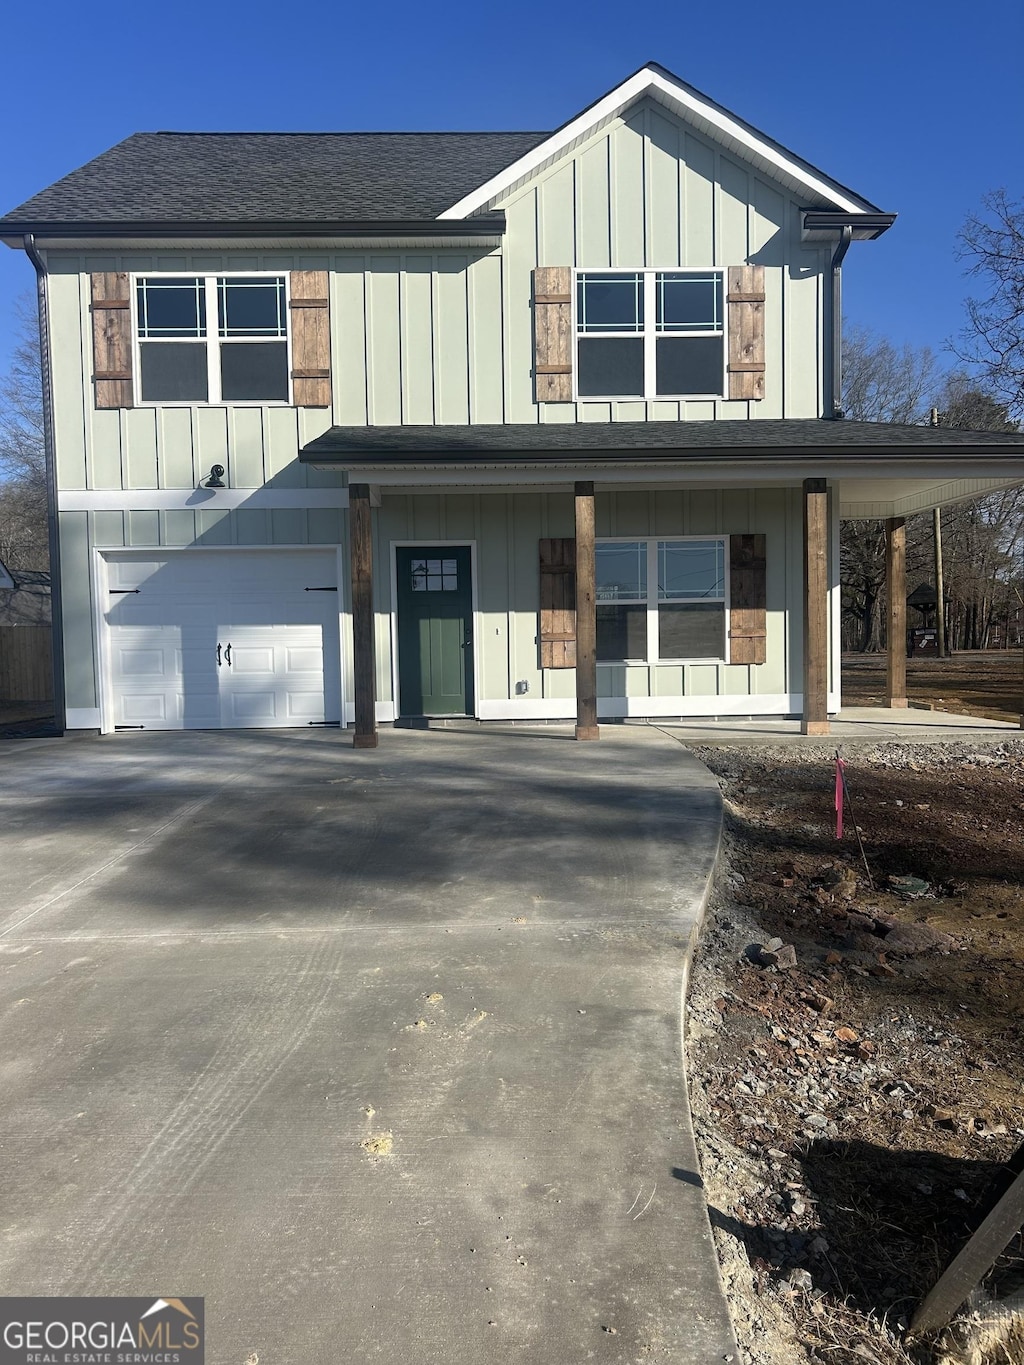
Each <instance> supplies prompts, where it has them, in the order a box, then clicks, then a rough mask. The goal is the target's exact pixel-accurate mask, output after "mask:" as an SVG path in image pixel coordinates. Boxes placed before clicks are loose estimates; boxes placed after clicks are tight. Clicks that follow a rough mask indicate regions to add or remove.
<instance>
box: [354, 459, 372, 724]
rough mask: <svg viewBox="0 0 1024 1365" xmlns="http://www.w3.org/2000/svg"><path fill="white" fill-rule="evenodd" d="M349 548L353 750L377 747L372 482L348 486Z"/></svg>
mask: <svg viewBox="0 0 1024 1365" xmlns="http://www.w3.org/2000/svg"><path fill="white" fill-rule="evenodd" d="M348 511H349V538H350V543H349V549H350V552H351V577H352V647H353V656H354V657H353V661H352V662H353V673H354V676H355V703H356V729H355V734H354V735H353V737H352V747H353V748H354V749H376V747H377V696H376V693H377V686H376V682H377V664H376V659H375V657H374V648H373V531H372V529H371V525H370V485H369V484H368V483H351V484H349V487H348Z"/></svg>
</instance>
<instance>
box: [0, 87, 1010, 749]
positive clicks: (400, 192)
mask: <svg viewBox="0 0 1024 1365" xmlns="http://www.w3.org/2000/svg"><path fill="white" fill-rule="evenodd" d="M891 222H892V215H891V214H887V213H882V212H880V211H879V210H878V209H877V208H876V207H875V206H874V205H873V204H871V203H870V202H869V201H868V200H866V199H864V198H862V197H861V196H860V195H857V194H854V193H853V192H852V191H851V190H848V189H846V188H845V187H844V186H842V185H840V184H839V183H838V182H836V181H835V180H833V179H832V178H831V177H829V176H827V175H825V174H824V173H823V172H821V171H818V170H816V169H815V168H814V167H812V166H810V165H809V164H808V163H807V162H805V161H803V160H802V159H801V158H799V157H798V156H796V155H794V154H793V153H791V152H789V151H787V150H786V149H785V148H783V147H781V146H779V144H778V143H776V142H774V141H772V140H771V139H770V138H768V137H766V136H765V135H764V134H762V133H759V132H758V131H757V130H756V129H754V128H752V127H751V126H750V125H749V124H746V123H744V122H743V121H742V120H741V119H739V118H737V117H735V116H734V115H732V114H730V113H728V112H727V111H726V110H724V109H722V108H721V107H720V106H718V105H716V104H715V103H714V102H713V101H711V100H709V99H707V98H706V97H705V96H703V95H701V94H699V93H698V92H697V91H695V90H693V89H692V88H691V87H690V86H688V85H686V84H685V83H684V82H682V81H680V80H678V79H677V78H676V77H674V76H672V75H671V74H669V73H668V72H667V71H665V70H663V69H662V68H660V67H658V66H654V65H652V66H647V67H644V68H643V69H642V70H640V71H639V72H637V73H636V74H635V75H633V76H631V77H629V79H628V80H626V81H625V82H624V83H623V84H622V85H620V86H619V87H617V88H616V89H615V90H613V91H611V92H610V93H609V94H608V95H606V96H604V97H603V98H602V99H600V100H598V101H597V103H595V104H594V105H592V106H591V107H590V108H588V109H587V110H585V111H584V112H583V113H582V114H580V115H579V116H578V117H576V118H574V119H573V120H572V121H571V122H569V123H567V124H566V125H564V126H563V127H562V128H561V129H559V130H558V131H557V132H555V133H552V134H546V133H479V134H468V133H452V134H347V135H346V134H289V135H278V134H247V133H243V134H176V133H158V134H137V135H136V136H134V137H131V138H129V139H128V140H127V141H126V142H123V143H121V144H120V145H119V146H117V147H115V148H113V149H112V150H111V151H109V152H106V153H105V154H104V155H102V156H100V157H99V158H98V159H97V160H95V161H93V162H91V163H89V164H88V165H87V166H84V167H82V168H81V169H80V170H78V171H75V172H73V173H72V174H71V175H69V176H67V177H66V178H65V179H64V180H62V181H60V182H58V183H57V184H56V185H54V186H52V187H51V188H49V189H47V190H44V191H43V192H42V193H41V194H39V195H37V196H36V197H35V198H34V199H32V200H30V201H29V202H28V203H27V204H24V205H22V206H21V207H20V208H19V209H16V210H15V211H13V212H12V213H10V214H8V215H7V216H6V217H5V218H3V219H0V236H2V237H3V239H4V240H5V241H7V242H8V244H9V245H11V246H14V247H24V248H25V249H26V250H27V251H28V253H29V255H30V256H31V258H32V259H33V262H34V264H35V266H36V269H37V272H38V275H39V281H40V297H41V303H42V305H43V317H44V355H45V356H47V357H48V420H49V439H50V444H51V452H52V482H53V506H54V512H55V527H56V526H58V525H59V532H58V531H57V530H56V529H55V531H54V536H53V546H52V549H53V554H54V557H53V561H52V562H53V564H54V566H55V567H56V566H57V565H59V574H55V576H56V577H58V578H59V587H60V592H59V599H60V603H61V606H60V609H59V611H58V613H57V615H56V619H57V621H58V643H59V645H60V649H59V655H60V658H61V659H62V662H61V663H60V664H59V668H58V673H59V677H58V683H59V686H60V687H61V688H62V690H63V695H64V697H65V698H66V708H67V709H66V717H67V724H68V725H69V726H71V727H91V728H97V727H98V728H101V729H104V730H110V729H115V728H117V727H121V726H124V727H140V726H141V727H147V728H149V727H163V728H169V727H178V726H189V727H192V726H194V727H217V726H242V725H254V726H255V725H317V724H324V723H326V724H331V723H337V722H339V721H340V722H341V723H343V724H344V723H350V722H352V721H353V720H354V721H355V723H356V743H357V744H360V745H371V744H373V743H375V742H376V730H375V727H376V724H377V723H378V722H390V721H392V720H395V719H399V720H413V719H417V718H420V717H423V716H455V715H468V716H475V717H477V718H479V719H481V720H490V719H494V720H518V719H523V720H533V719H538V718H551V719H559V718H571V717H575V718H576V720H577V733H578V735H579V736H580V737H581V738H587V737H592V736H596V734H597V723H598V720H599V719H600V718H602V717H621V716H667V717H668V716H682V715H685V716H695V715H706V716H720V715H730V716H743V715H794V714H795V715H800V716H802V718H803V722H804V728H805V730H807V731H810V732H816V733H822V732H824V731H825V730H826V729H827V715H828V712H829V711H832V710H834V709H835V708H836V707H837V706H838V703H839V656H838V649H839V631H838V608H839V593H838V525H839V518H840V517H841V516H845V517H858V516H864V517H866V516H872V517H877V516H884V517H889V518H892V519H893V520H892V522H891V534H890V563H891V567H892V572H893V573H894V574H895V575H896V582H897V583H899V582H900V579H899V575H900V574H901V572H902V570H901V564H902V559H901V555H902V550H901V536H902V530H901V526H902V523H901V522H900V521H899V518H901V517H902V516H903V515H904V514H905V513H907V512H912V511H919V510H922V509H924V508H928V507H931V506H934V505H937V504H940V503H947V502H952V501H955V500H957V499H962V498H966V497H970V496H973V495H976V494H978V493H980V492H984V491H986V490H988V489H991V488H995V487H1002V486H1005V485H1007V484H1009V483H1015V482H1018V481H1019V480H1021V479H1022V478H1024V448H1022V444H1021V438H1020V437H1019V436H1015V435H1005V436H1004V435H992V434H988V433H968V432H962V431H956V430H951V429H942V428H939V429H931V428H899V427H891V426H885V427H876V426H872V425H869V424H862V423H854V422H843V421H839V420H833V419H834V418H836V416H837V413H836V408H837V404H838V359H839V357H838V340H837V337H838V329H839V287H838V286H839V267H840V264H841V262H842V260H843V258H844V256H845V253H846V249H847V247H848V245H849V244H850V242H851V241H865V240H871V239H873V238H875V237H877V236H879V235H880V234H881V233H882V232H884V231H885V230H886V229H887V228H888V227H889V226H890V224H891ZM346 509H348V510H347V512H346ZM56 597H57V594H55V599H56ZM904 599H905V590H904V588H903V587H902V586H899V587H898V588H897V589H896V590H895V591H894V593H893V600H894V604H895V605H894V613H895V614H894V618H893V623H892V630H891V638H893V639H896V640H900V639H902V638H903V635H904V627H903V626H902V625H901V623H900V620H899V616H900V613H901V612H904V613H905V606H904ZM894 655H895V657H894V659H893V670H894V671H893V673H892V675H891V677H890V695H891V697H892V698H893V700H894V701H895V702H896V703H897V704H898V703H899V702H900V701H901V700H903V699H904V698H905V692H904V691H903V690H902V687H901V677H900V658H899V651H898V650H896V651H894Z"/></svg>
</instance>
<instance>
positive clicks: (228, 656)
mask: <svg viewBox="0 0 1024 1365" xmlns="http://www.w3.org/2000/svg"><path fill="white" fill-rule="evenodd" d="M224 662H225V663H226V664H227V666H228V668H230V667H231V646H230V645H228V647H227V649H226V650H225V651H224Z"/></svg>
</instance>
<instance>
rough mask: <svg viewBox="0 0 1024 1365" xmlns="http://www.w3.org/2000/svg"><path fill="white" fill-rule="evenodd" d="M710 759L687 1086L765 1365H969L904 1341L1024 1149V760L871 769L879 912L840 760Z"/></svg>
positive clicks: (1003, 1271)
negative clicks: (708, 828)
mask: <svg viewBox="0 0 1024 1365" xmlns="http://www.w3.org/2000/svg"><path fill="white" fill-rule="evenodd" d="M883 662H884V661H883ZM1018 663H1019V658H1018ZM696 752H697V753H698V756H699V757H700V758H701V759H702V760H703V761H704V762H705V763H707V764H708V766H709V767H710V768H711V769H712V770H713V771H714V772H715V773H716V774H717V776H718V778H719V780H720V782H721V784H722V787H723V792H724V794H725V797H726V812H727V843H726V850H725V858H724V860H723V864H722V871H721V873H720V877H719V880H718V885H717V889H716V894H715V898H714V902H713V905H712V907H711V910H710V912H709V918H708V921H707V924H706V927H705V931H704V935H703V938H702V941H701V947H700V950H699V953H698V961H697V963H696V965H695V968H694V974H693V980H692V983H691V992H690V996H689V1011H688V1046H689V1052H690V1059H689V1066H690V1074H691V1078H692V1088H693V1107H694V1118H695V1124H696V1128H697V1136H698V1142H699V1143H700V1145H701V1149H702V1161H703V1169H704V1177H705V1181H706V1184H707V1189H708V1198H709V1203H710V1206H711V1209H712V1222H713V1224H714V1226H715V1229H716V1240H717V1242H718V1245H719V1251H720V1254H721V1257H722V1264H723V1272H724V1276H725V1279H726V1284H727V1289H728V1292H729V1295H730V1301H731V1303H732V1306H733V1311H734V1316H735V1321H736V1328H737V1333H738V1337H739V1341H740V1345H741V1347H742V1351H743V1353H744V1355H745V1358H746V1359H747V1360H748V1361H750V1362H754V1365H810V1362H815V1363H817V1365H823V1363H824V1362H829V1365H864V1362H865V1361H867V1362H872V1361H874V1362H877V1365H890V1362H902V1363H903V1365H907V1363H908V1362H915V1365H918V1363H919V1362H928V1365H933V1362H937V1361H940V1360H942V1361H945V1360H954V1359H955V1360H968V1359H970V1357H969V1356H966V1355H964V1356H961V1355H956V1354H953V1355H947V1354H944V1353H943V1351H942V1350H941V1349H939V1343H937V1342H936V1341H934V1340H933V1341H916V1342H914V1341H909V1340H908V1339H907V1337H906V1328H907V1325H908V1323H909V1320H910V1318H911V1316H912V1315H913V1312H914V1309H915V1307H916V1306H917V1304H918V1303H919V1302H920V1300H921V1298H922V1297H923V1296H924V1294H925V1293H926V1292H927V1291H928V1289H930V1288H931V1286H932V1285H933V1283H934V1282H935V1280H936V1279H937V1277H938V1275H939V1274H940V1272H941V1271H942V1270H943V1269H944V1268H945V1266H946V1265H947V1264H948V1262H949V1260H950V1259H951V1257H952V1255H953V1254H954V1253H955V1252H956V1250H957V1249H958V1248H959V1246H960V1245H961V1244H962V1242H963V1239H964V1238H965V1236H966V1235H968V1233H969V1232H970V1231H972V1230H973V1229H974V1227H975V1226H976V1225H977V1224H978V1222H979V1221H980V1219H981V1217H983V1216H984V1213H985V1212H987V1209H988V1207H989V1204H990V1202H991V1199H992V1197H993V1190H994V1189H995V1188H997V1187H998V1186H999V1183H1000V1181H1002V1182H1003V1183H1005V1182H1006V1181H1007V1167H1006V1162H1007V1161H1008V1159H1009V1158H1010V1157H1011V1155H1012V1154H1013V1153H1014V1151H1015V1149H1016V1148H1017V1147H1018V1146H1020V1145H1021V1142H1022V1139H1024V1049H1022V1043H1024V972H1022V959H1024V890H1022V888H1024V824H1022V822H1024V739H1020V740H1018V739H1015V738H1013V737H1011V738H1010V739H1009V740H1007V741H1006V742H1005V743H999V744H997V745H988V746H983V745H972V744H971V743H969V742H964V741H956V742H951V743H949V744H944V745H941V746H940V745H932V746H929V747H927V748H925V747H922V746H919V745H914V746H910V745H900V744H884V745H872V746H865V747H861V748H857V749H856V750H852V749H850V748H849V747H847V751H846V757H847V775H848V781H849V786H850V789H851V796H852V798H853V803H854V809H855V810H856V814H857V818H858V823H859V825H860V828H861V831H862V835H863V838H864V842H865V846H866V850H867V858H868V865H869V868H870V873H871V879H872V881H873V882H874V889H872V887H871V885H870V884H869V881H868V875H867V872H866V871H865V868H864V865H863V863H862V862H861V859H860V855H859V852H858V849H857V844H856V838H855V832H854V829H853V827H852V821H850V819H849V815H847V831H846V835H845V838H844V839H843V841H842V842H841V843H837V842H836V839H835V824H834V820H835V817H834V811H833V792H834V755H833V752H832V751H831V750H829V749H828V748H827V747H826V746H825V745H824V744H822V745H821V746H818V745H814V746H813V747H783V746H756V747H754V746H751V747H744V748H742V749H741V748H737V747H729V748H726V747H721V748H715V747H713V746H704V747H700V748H698V749H697V750H696ZM907 874H910V875H912V876H914V877H916V878H918V879H919V881H920V883H924V884H926V886H925V887H924V888H923V894H921V895H919V896H918V898H915V899H908V898H907V897H906V895H905V894H900V893H899V892H898V891H897V890H896V889H895V884H894V883H892V882H890V880H889V879H890V877H900V876H905V875H907ZM909 890H912V891H917V892H921V891H922V886H921V885H918V884H916V883H915V884H913V885H912V886H911V887H910V888H909ZM773 939H776V940H781V946H780V947H779V948H778V952H777V953H776V954H775V955H774V956H772V955H771V954H770V953H769V954H765V952H764V951H763V945H765V944H770V941H771V940H773ZM790 945H792V948H793V949H794V950H795V963H794V964H793V965H788V966H787V965H786V964H787V962H788V961H790V960H791V959H792V958H793V957H794V954H793V953H791V952H789V951H788V950H789V947H790ZM1022 1269H1024V1245H1022V1244H1021V1242H1020V1240H1019V1239H1018V1242H1017V1243H1016V1244H1015V1245H1014V1247H1012V1248H1011V1249H1010V1254H1008V1255H1007V1256H1006V1257H1004V1260H1003V1262H1002V1263H1001V1265H1000V1268H999V1271H998V1272H997V1275H996V1276H995V1277H994V1278H993V1279H992V1281H991V1282H990V1284H989V1286H988V1289H989V1290H990V1291H991V1292H992V1293H993V1294H998V1295H1000V1296H1002V1295H1004V1294H1007V1293H1009V1292H1011V1291H1012V1290H1013V1289H1014V1288H1015V1287H1016V1285H1015V1283H1014V1282H1013V1278H1012V1277H1013V1275H1014V1273H1015V1272H1020V1271H1021V1270H1022ZM1018 1279H1019V1276H1018ZM999 1349H1000V1350H1002V1351H1003V1352H1004V1353H1003V1354H993V1355H991V1356H984V1357H981V1358H983V1359H985V1360H988V1359H991V1360H993V1361H995V1360H998V1361H1022V1360H1024V1348H1022V1347H1018V1348H1013V1347H1011V1348H1009V1349H1006V1348H1004V1347H1000V1348H999Z"/></svg>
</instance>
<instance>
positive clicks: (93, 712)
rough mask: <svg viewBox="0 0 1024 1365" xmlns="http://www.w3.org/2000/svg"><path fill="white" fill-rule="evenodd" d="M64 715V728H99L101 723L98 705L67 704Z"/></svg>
mask: <svg viewBox="0 0 1024 1365" xmlns="http://www.w3.org/2000/svg"><path fill="white" fill-rule="evenodd" d="M64 716H65V719H64V728H65V730H99V729H100V728H101V725H102V721H101V719H100V708H99V707H98V706H69V707H68V708H67V710H66V711H65V713H64Z"/></svg>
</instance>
